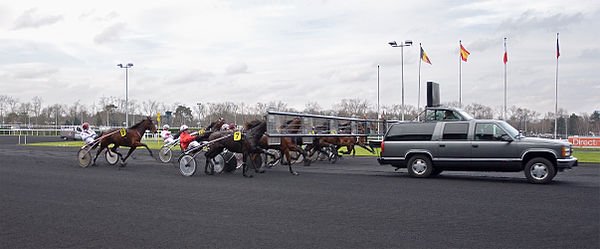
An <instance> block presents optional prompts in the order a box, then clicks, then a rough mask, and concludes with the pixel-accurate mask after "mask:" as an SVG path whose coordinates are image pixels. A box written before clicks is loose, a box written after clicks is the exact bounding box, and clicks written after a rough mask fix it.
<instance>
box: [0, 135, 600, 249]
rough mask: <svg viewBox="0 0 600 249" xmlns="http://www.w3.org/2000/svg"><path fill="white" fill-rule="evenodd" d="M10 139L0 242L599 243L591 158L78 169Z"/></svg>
mask: <svg viewBox="0 0 600 249" xmlns="http://www.w3.org/2000/svg"><path fill="white" fill-rule="evenodd" d="M53 139H54V140H57V139H58V138H30V140H29V142H31V141H41V140H53ZM16 142H17V140H16V139H15V138H14V137H0V198H1V202H0V216H1V217H2V218H1V219H0V247H1V248H59V247H60V248H89V247H92V248H98V247H102V248H106V247H109V248H188V247H193V248H598V247H600V236H599V234H600V231H599V227H600V211H599V207H600V165H597V164H596V165H593V164H583V165H581V166H579V167H577V168H575V169H574V170H571V171H567V172H560V173H559V174H558V175H557V177H556V178H555V180H554V181H553V182H552V183H551V184H548V185H534V184H529V183H527V181H526V179H525V177H524V176H523V174H522V172H520V173H488V172H448V173H447V172H444V173H442V175H441V176H439V177H436V178H431V179H415V178H410V177H408V176H407V173H406V170H405V169H404V170H399V171H397V172H396V171H394V169H393V168H391V167H388V166H379V165H378V164H377V162H376V160H375V159H374V158H373V157H356V158H350V157H344V158H343V159H342V160H341V161H339V162H338V163H337V164H334V165H330V164H328V163H325V162H316V163H314V164H313V165H312V166H309V167H305V166H301V165H296V166H295V168H296V170H297V171H298V172H299V173H300V175H299V176H292V175H290V174H289V173H288V172H287V168H285V167H282V166H277V167H275V168H272V169H268V170H267V172H266V173H265V174H256V173H254V172H251V173H253V174H254V178H243V177H242V176H241V172H239V171H237V172H234V173H233V174H227V173H224V174H220V175H216V176H207V175H204V174H203V172H202V169H201V171H200V172H198V173H197V174H196V175H195V176H193V177H183V176H181V175H180V174H179V171H178V170H177V168H176V167H175V165H174V164H161V163H159V162H158V161H156V160H154V159H152V158H151V157H150V156H149V155H148V153H147V152H146V151H145V150H138V151H136V152H135V153H134V157H135V158H131V160H130V161H129V163H128V164H127V167H125V168H122V169H119V168H118V167H116V166H109V165H108V164H107V163H106V162H105V161H104V158H99V159H98V166H96V167H88V168H80V167H79V166H77V162H76V152H77V148H57V147H35V146H22V145H15V144H16ZM122 151H123V152H124V151H125V150H122ZM198 162H199V164H200V165H201V166H203V165H204V163H203V160H202V159H200V160H198Z"/></svg>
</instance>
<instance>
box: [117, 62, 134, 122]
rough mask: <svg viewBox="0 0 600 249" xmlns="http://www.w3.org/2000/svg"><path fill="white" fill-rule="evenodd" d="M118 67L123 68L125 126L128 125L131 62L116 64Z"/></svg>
mask: <svg viewBox="0 0 600 249" xmlns="http://www.w3.org/2000/svg"><path fill="white" fill-rule="evenodd" d="M117 66H118V67H120V68H125V127H129V68H130V67H133V64H131V63H127V65H125V66H123V64H118V65H117Z"/></svg>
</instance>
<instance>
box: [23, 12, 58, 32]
mask: <svg viewBox="0 0 600 249" xmlns="http://www.w3.org/2000/svg"><path fill="white" fill-rule="evenodd" d="M62 19H63V16H62V15H42V14H38V13H37V8H32V9H29V10H26V11H25V12H23V14H21V15H20V16H19V17H18V18H17V20H15V26H14V29H23V28H39V27H41V26H44V25H50V24H54V23H56V22H58V21H60V20H62Z"/></svg>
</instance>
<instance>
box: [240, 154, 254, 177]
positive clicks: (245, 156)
mask: <svg viewBox="0 0 600 249" xmlns="http://www.w3.org/2000/svg"><path fill="white" fill-rule="evenodd" d="M243 154H244V163H243V164H242V175H244V177H248V178H250V177H253V175H248V174H247V173H246V172H248V164H247V163H246V159H247V158H248V153H247V152H243Z"/></svg>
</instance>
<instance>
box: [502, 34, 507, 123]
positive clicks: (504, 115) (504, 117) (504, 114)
mask: <svg viewBox="0 0 600 249" xmlns="http://www.w3.org/2000/svg"><path fill="white" fill-rule="evenodd" d="M504 56H505V57H504V58H503V59H502V60H503V61H504V113H503V115H502V116H503V119H504V120H506V62H507V61H506V60H505V58H506V37H504Z"/></svg>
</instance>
